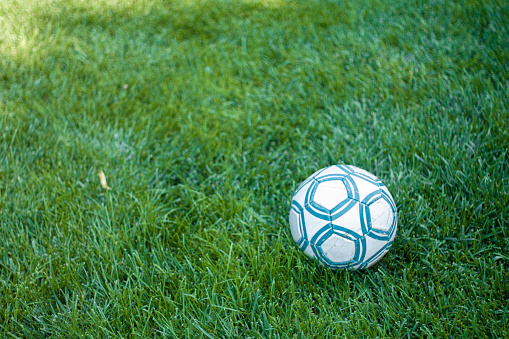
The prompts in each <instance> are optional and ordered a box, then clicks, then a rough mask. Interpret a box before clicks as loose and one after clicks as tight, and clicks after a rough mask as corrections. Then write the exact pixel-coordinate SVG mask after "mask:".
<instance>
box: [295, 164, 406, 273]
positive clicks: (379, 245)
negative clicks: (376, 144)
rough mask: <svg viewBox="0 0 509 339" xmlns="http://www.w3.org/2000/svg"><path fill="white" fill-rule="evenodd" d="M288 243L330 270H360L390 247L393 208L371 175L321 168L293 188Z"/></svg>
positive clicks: (346, 167) (394, 224) (394, 216)
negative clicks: (297, 186) (290, 235)
mask: <svg viewBox="0 0 509 339" xmlns="http://www.w3.org/2000/svg"><path fill="white" fill-rule="evenodd" d="M290 229H291V232H292V237H293V240H295V242H296V243H297V245H298V246H299V247H300V248H301V249H302V250H303V251H304V253H306V254H307V255H308V256H309V257H311V258H316V259H317V260H318V261H319V262H320V263H321V264H324V265H326V266H328V267H330V268H332V269H342V268H347V269H363V268H367V267H370V266H371V265H373V264H374V263H376V262H377V261H378V260H380V259H381V258H382V257H383V256H384V254H385V253H387V251H388V250H389V248H390V247H391V246H392V242H393V240H394V237H395V236H396V229H397V210H396V204H395V203H394V200H393V199H392V196H391V193H389V190H388V189H387V187H385V185H384V184H382V182H381V181H380V180H379V179H378V178H377V177H376V176H374V175H373V174H371V173H369V172H367V171H365V170H363V169H360V168H358V167H355V166H351V165H336V166H330V167H327V168H324V169H321V170H319V171H317V172H315V173H314V174H313V175H311V176H310V177H309V178H307V179H306V180H305V181H304V182H303V183H302V184H301V185H300V186H299V188H297V191H296V192H295V194H294V196H293V200H292V206H291V208H290Z"/></svg>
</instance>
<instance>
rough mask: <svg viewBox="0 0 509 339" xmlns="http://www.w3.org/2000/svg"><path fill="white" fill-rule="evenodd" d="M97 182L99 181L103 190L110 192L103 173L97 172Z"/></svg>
mask: <svg viewBox="0 0 509 339" xmlns="http://www.w3.org/2000/svg"><path fill="white" fill-rule="evenodd" d="M99 180H100V181H101V186H102V188H104V189H105V190H110V189H111V188H110V187H109V186H108V183H107V182H106V175H105V174H104V172H103V171H102V170H101V171H99Z"/></svg>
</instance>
